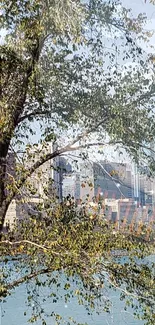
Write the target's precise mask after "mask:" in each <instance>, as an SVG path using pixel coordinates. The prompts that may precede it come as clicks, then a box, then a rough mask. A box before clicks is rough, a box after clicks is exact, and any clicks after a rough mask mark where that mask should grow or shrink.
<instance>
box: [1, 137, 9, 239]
mask: <svg viewBox="0 0 155 325" xmlns="http://www.w3.org/2000/svg"><path fill="white" fill-rule="evenodd" d="M8 148H9V141H7V142H5V143H4V142H2V143H0V238H1V234H2V230H3V226H4V222H5V216H6V212H7V208H8V205H7V197H6V188H5V187H6V164H7V161H6V159H7V158H6V157H7V153H8Z"/></svg>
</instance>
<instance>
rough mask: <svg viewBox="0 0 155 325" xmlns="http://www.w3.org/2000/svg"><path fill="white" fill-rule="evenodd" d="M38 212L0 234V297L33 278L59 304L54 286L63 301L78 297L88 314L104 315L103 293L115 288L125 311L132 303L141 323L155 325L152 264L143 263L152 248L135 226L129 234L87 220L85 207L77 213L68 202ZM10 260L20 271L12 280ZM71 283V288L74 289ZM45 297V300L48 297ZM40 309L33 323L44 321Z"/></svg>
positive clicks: (107, 303) (30, 298) (105, 223)
mask: <svg viewBox="0 0 155 325" xmlns="http://www.w3.org/2000/svg"><path fill="white" fill-rule="evenodd" d="M40 211H41V214H40V216H37V217H36V216H35V215H32V216H31V218H30V219H27V220H26V219H25V220H23V221H21V223H20V224H18V226H17V228H16V229H15V230H14V231H11V232H10V233H8V234H7V235H6V236H5V235H4V236H3V239H2V245H1V255H2V256H4V257H3V258H2V259H1V263H2V265H3V267H4V272H3V277H2V279H1V296H2V297H3V296H6V295H7V294H9V293H11V292H12V290H13V289H14V288H15V287H16V286H19V285H20V284H21V283H23V282H25V281H26V282H28V283H29V282H30V284H31V283H32V284H33V282H32V281H31V279H34V281H35V282H34V283H35V285H36V286H37V287H38V288H39V287H44V286H45V287H48V288H49V297H51V299H52V300H53V302H57V301H58V299H59V287H61V286H62V285H63V286H64V290H65V293H64V297H65V301H66V302H67V301H69V300H70V299H72V298H73V297H74V296H77V298H78V301H79V303H80V304H83V305H84V306H86V308H87V309H88V313H91V312H92V311H93V310H96V311H97V310H100V312H103V311H107V312H108V311H109V308H110V301H109V300H104V296H105V290H106V288H107V287H109V288H110V287H113V288H114V289H118V290H120V297H121V299H126V303H127V305H126V308H127V306H129V305H131V306H132V308H133V310H134V312H135V315H138V316H139V317H142V318H143V317H144V319H146V320H147V322H146V324H153V323H154V273H153V272H154V271H153V270H154V263H153V262H152V263H151V261H150V265H149V264H148V262H147V259H146V260H145V257H147V256H148V255H151V254H153V252H154V244H153V241H152V242H150V241H149V240H148V237H146V234H147V231H146V230H145V229H144V230H143V234H142V233H141V234H139V233H138V231H137V230H136V226H135V228H134V230H133V231H132V232H131V230H130V229H129V226H126V229H125V230H124V229H123V230H122V231H120V232H117V231H116V230H115V224H114V225H112V224H110V223H109V222H108V221H106V220H101V218H100V217H98V216H97V215H94V216H93V218H92V217H91V216H90V215H89V214H88V213H87V212H86V209H85V208H84V209H82V210H81V211H79V212H77V207H76V206H75V204H74V203H73V202H71V201H70V205H66V204H65V203H64V204H63V205H61V206H60V205H57V206H55V208H54V209H53V206H52V207H49V208H48V209H46V210H45V211H46V212H43V209H42V207H41V206H40ZM152 235H153V234H152ZM149 238H151V234H150V236H149ZM122 252H124V253H125V254H127V255H128V257H127V258H126V260H125V262H121V259H122V257H121V259H120V258H119V254H120V256H121V255H122ZM113 253H115V254H116V255H113ZM117 254H118V256H117ZM7 256H9V258H8V257H7ZM11 257H13V258H15V266H14V272H17V271H18V270H21V271H20V272H21V276H20V277H18V278H15V279H11V278H12V276H11V274H12V266H11V269H10V271H9V267H7V263H8V260H10V258H11ZM138 261H139V262H138ZM12 263H13V262H12ZM11 265H12V264H11ZM22 269H23V270H26V272H23V271H22ZM9 272H11V273H10V274H9ZM53 272H54V273H53ZM55 272H56V273H55ZM24 273H25V274H24ZM22 274H23V275H22ZM56 274H57V275H56ZM40 275H44V276H42V277H41V276H40ZM64 275H65V278H66V280H64V278H63V277H64ZM10 276H11V278H10ZM62 276H63V277H62ZM64 281H66V282H64ZM72 281H73V282H74V281H75V284H76V286H75V287H74V290H73V288H72V284H71V283H72ZM28 288H29V295H28V301H29V303H30V304H31V303H32V302H33V299H34V301H35V299H36V291H35V290H34V292H33V289H34V285H32V288H31V286H29V287H28ZM54 288H55V289H54ZM56 288H57V289H58V292H57V290H56ZM60 292H61V290H60ZM40 299H41V297H40ZM45 299H47V300H48V296H47V297H46V298H45ZM96 303H97V305H98V309H96ZM138 306H139V307H138ZM39 308H40V309H37V306H36V310H34V315H33V317H34V316H35V318H34V319H38V318H39V317H41V319H42V318H43V319H44V312H41V310H42V308H43V307H42V304H41V302H40V307H39ZM139 308H140V309H141V310H142V313H140V311H139ZM51 316H54V314H53V315H51ZM32 319H33V318H32ZM71 323H72V322H71ZM60 324H62V323H61V317H60Z"/></svg>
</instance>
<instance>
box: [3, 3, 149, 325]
mask: <svg viewBox="0 0 155 325" xmlns="http://www.w3.org/2000/svg"><path fill="white" fill-rule="evenodd" d="M1 12H2V14H1V18H2V19H1V26H2V27H3V28H5V29H6V32H7V34H8V35H7V36H6V39H5V41H4V43H3V44H2V45H1V65H0V69H1V85H0V93H1V102H0V103H1V117H0V131H1V132H0V176H1V177H0V220H1V223H0V229H1V239H2V251H3V242H5V244H6V243H7V244H8V245H13V247H14V245H15V250H13V252H14V253H18V252H20V251H21V252H24V253H25V252H27V253H28V252H29V249H30V248H29V247H31V249H30V259H29V261H26V263H27V266H28V265H33V263H34V260H35V258H36V256H38V254H40V250H41V252H42V251H43V253H45V251H47V252H48V254H45V264H46V268H43V269H42V272H43V273H49V272H52V271H53V270H60V269H61V268H64V269H67V270H69V269H70V267H71V269H72V270H75V271H76V272H77V273H78V267H79V275H80V276H82V271H84V274H85V265H84V264H86V266H87V267H86V280H87V281H86V286H89V288H90V286H91V285H92V284H91V283H90V285H89V272H90V275H92V271H93V272H94V271H95V263H97V269H96V271H98V270H99V269H98V262H96V261H95V260H94V256H96V248H95V247H96V245H97V247H98V245H101V247H100V249H99V251H100V252H102V253H103V248H104V247H103V244H101V242H100V241H99V237H100V232H95V234H96V235H94V226H95V225H94V224H93V223H91V222H90V220H89V219H88V220H87V216H84V223H81V221H80V222H77V221H76V222H77V225H76V222H75V221H74V223H73V225H72V223H71V225H68V224H69V222H70V220H69V222H64V221H62V220H59V219H60V216H61V214H62V215H64V219H65V218H66V207H64V208H63V209H64V210H63V211H62V212H61V213H60V211H61V207H60V206H58V211H57V209H56V213H55V214H54V217H53V220H54V221H53V222H54V229H55V232H57V231H58V233H59V232H60V241H62V238H63V239H64V232H66V233H68V232H69V234H68V236H69V237H67V238H68V239H66V240H67V242H64V244H63V245H64V246H63V245H60V243H59V242H57V241H56V251H53V250H52V251H51V245H53V236H54V232H53V229H52V230H51V228H49V232H48V233H47V232H46V229H48V228H47V222H49V221H48V220H49V217H51V215H53V210H52V208H51V203H50V208H49V210H48V209H47V211H46V213H45V216H42V213H41V221H38V219H37V220H36V218H32V220H31V221H30V220H29V224H28V225H27V219H26V220H25V221H24V225H23V226H22V227H20V232H19V229H16V234H14V233H13V234H12V233H11V234H10V235H8V234H7V236H8V239H6V238H5V236H3V235H2V230H3V226H4V222H5V216H6V212H7V209H8V207H9V204H10V202H11V201H12V200H13V198H16V199H17V200H18V199H19V196H20V191H21V189H22V188H23V187H24V186H25V187H26V186H27V187H29V184H28V181H29V178H30V177H31V175H32V174H33V173H34V172H35V171H36V170H37V169H38V168H39V167H40V166H42V165H43V164H44V163H45V162H46V161H49V160H51V159H53V158H54V157H57V156H60V155H62V154H64V153H67V152H70V151H75V150H77V149H79V148H81V149H83V150H84V153H85V154H86V150H87V148H88V147H90V146H92V145H94V144H98V145H99V144H100V145H105V144H106V137H107V135H108V136H109V138H110V141H109V144H116V145H117V144H118V145H122V146H124V147H125V148H126V150H127V151H128V152H129V153H130V154H131V155H132V156H133V158H134V159H135V160H136V162H138V161H139V160H140V157H142V158H143V159H144V163H145V161H146V158H147V160H148V161H149V163H150V167H151V168H152V170H153V163H154V160H153V155H152V153H154V151H153V149H152V148H150V142H151V141H152V140H153V139H154V130H155V128H154V112H153V105H154V98H153V97H154V75H153V72H152V70H151V68H152V63H150V61H149V59H148V58H146V56H145V53H143V51H142V49H141V48H140V47H139V46H138V45H137V43H136V42H135V41H134V40H133V35H134V34H136V35H137V37H139V38H140V37H142V25H143V23H144V21H145V17H143V16H142V15H139V17H138V18H137V19H132V18H131V17H130V13H129V12H128V11H127V10H125V9H124V8H123V9H122V10H121V11H120V8H119V7H118V3H117V2H113V1H112V2H110V3H106V2H104V1H100V0H99V1H92V0H90V1H89V2H86V3H82V2H80V1H73V0H68V1H45V2H44V3H42V1H39V0H35V1H27V0H25V1H24V0H22V1H11V2H10V1H2V11H1ZM68 18H69V19H68ZM103 31H104V33H107V36H109V35H110V33H114V39H113V40H112V42H111V43H110V47H111V48H110V49H107V47H108V42H107V44H104V43H105V40H106V37H104V38H103V36H102V35H103ZM117 44H118V45H117ZM118 47H119V48H118ZM107 58H109V61H108V62H107ZM131 58H132V59H133V60H134V61H135V62H137V65H136V64H135V67H134V68H133V69H128V68H127V63H128V61H130V59H131ZM122 65H123V67H124V68H123V69H124V73H122V72H121V71H120V68H121V67H122ZM150 71H151V73H152V79H151V80H150ZM36 121H39V122H40V125H41V128H42V137H41V139H42V148H44V149H46V147H47V143H49V141H53V142H54V141H55V140H57V142H58V143H59V141H60V140H59V139H60V138H61V136H59V135H61V131H62V130H63V134H64V132H65V130H67V129H68V128H69V127H70V128H73V129H74V130H75V131H73V138H72V140H71V141H69V142H68V143H66V145H60V146H58V148H57V149H56V150H54V151H53V152H52V153H47V152H46V151H45V150H43V151H42V152H41V154H40V155H39V159H36V157H37V154H38V153H37V151H39V150H40V147H39V146H38V147H37V150H36V152H34V153H33V154H32V151H31V150H29V148H27V153H26V154H27V155H28V157H29V158H31V159H34V161H33V163H32V164H31V166H24V164H23V163H22V158H23V157H22V158H21V155H19V154H18V147H19V145H20V144H21V141H23V143H25V138H24V135H23V133H25V132H26V129H28V130H29V134H32V133H33V129H32V127H33V125H34V124H32V123H31V122H33V123H35V122H36ZM43 121H44V123H43ZM47 123H48V127H47V126H46V125H47ZM96 131H97V132H96ZM92 134H93V136H94V137H95V141H93V142H92V141H89V140H90V138H89V137H90V136H91V135H92ZM103 139H104V141H103ZM28 151H29V153H28ZM11 152H13V153H14V154H16V157H17V158H18V159H19V160H20V163H18V164H17V167H16V171H15V175H13V176H12V175H9V172H8V169H7V168H8V165H9V154H10V153H11ZM50 202H51V199H50ZM40 209H41V212H42V210H43V206H42V203H41V206H40V207H38V211H39V212H40ZM68 213H69V212H68V210H67V214H68ZM72 213H73V216H74V213H75V212H74V209H73V211H72ZM46 214H47V215H46ZM57 214H58V221H59V222H57ZM71 216H72V215H71ZM73 216H72V217H73ZM82 217H83V215H82ZM82 217H81V218H82ZM81 218H80V219H81ZM85 218H86V220H85ZM31 222H32V225H33V226H32V228H31ZM25 223H26V224H25ZM35 223H36V229H35V227H34V224H35ZM66 224H67V226H66ZM40 227H42V229H43V231H42V232H41V233H40V231H39V229H40ZM85 227H86V230H87V231H88V232H87V231H86V233H85V231H84V230H85ZM102 227H103V228H104V227H105V225H102ZM27 228H28V229H27ZM74 228H75V242H76V245H75V251H74V249H73V250H72V249H71V247H70V246H71V245H69V242H70V243H72V244H73V239H74V235H73V233H74ZM31 229H33V232H32V233H31ZM79 229H80V230H79ZM79 231H81V232H80V233H81V236H82V237H81V243H80V244H79V245H80V246H79V245H77V238H78V233H79ZM17 234H18V237H19V240H17ZM36 234H37V236H38V239H37V243H36V242H35V240H34V237H35V238H36ZM9 236H12V237H11V238H12V239H13V242H12V240H10V239H9ZM42 236H43V238H42ZM46 236H48V240H47V242H48V245H49V246H47V247H46V240H45V237H46ZM50 236H52V237H51V238H52V241H51V242H50V240H49V238H50ZM85 236H86V238H85ZM91 236H93V237H95V238H94V240H95V245H94V249H95V250H94V251H93V254H92V256H91V253H90V252H91V248H92V246H91V243H89V247H88V252H87V247H85V245H86V240H88V238H92V237H91ZM104 236H105V238H106V240H107V237H106V236H109V232H107V234H106V235H104V232H103V237H104ZM118 236H119V235H118ZM3 237H4V238H3ZM103 237H101V238H102V240H103ZM112 237H113V236H112ZM41 238H42V239H41ZM108 238H109V240H110V241H111V236H110V237H108ZM114 238H115V235H114V237H113V240H114V241H115V239H114ZM6 240H8V242H6ZM16 242H20V243H21V245H20V244H19V243H16ZM131 242H132V241H131ZM10 243H11V244H10ZM23 243H24V247H23ZM38 243H42V244H41V245H40V244H38ZM103 243H104V244H105V241H103ZM25 245H26V246H25ZM29 245H30V246H29ZM59 245H60V247H61V249H64V253H62V252H61V253H60V252H59V249H58V247H59ZM122 245H124V244H122V243H121V244H120V241H119V243H118V246H119V247H121V248H122V247H124V246H122ZM138 245H141V241H140V244H139V243H138ZM16 246H17V248H16ZM137 247H139V246H136V248H137ZM142 247H143V245H142ZM111 248H112V246H110V249H111ZM115 248H117V245H116V246H115ZM16 249H17V251H16ZM70 249H71V251H70ZM137 249H138V248H137ZM151 249H152V247H151ZM97 250H98V248H97ZM108 250H109V248H108ZM108 250H107V251H106V254H107V252H108ZM132 250H133V246H132V249H131V251H132ZM69 251H70V252H69ZM68 252H69V254H68ZM81 253H82V255H81ZM8 254H11V251H10V248H8ZM83 254H84V256H86V259H87V261H85V259H83V263H82V259H81V256H83ZM87 254H88V255H87ZM66 255H67V256H66ZM70 255H71V257H69V256H70ZM75 255H77V260H76V261H75V263H74V261H73V257H74V258H75ZM80 255H81V256H80ZM34 256H35V258H34ZM57 256H58V260H57V259H56V257H57ZM65 256H66V257H65ZM53 257H54V262H53V265H54V266H52V267H49V265H50V263H51V261H52V259H53ZM82 258H83V257H82ZM62 260H63V263H62ZM20 263H21V261H20ZM29 263H30V264H29ZM35 265H36V264H35ZM91 265H94V267H93V270H92V268H91ZM99 267H101V263H99ZM105 270H107V269H106V268H105ZM108 271H109V272H110V267H108ZM113 272H114V268H113V269H112V270H111V274H113ZM140 272H142V271H140ZM124 274H125V275H126V279H128V277H130V275H131V272H129V273H128V270H127V269H126V266H125V271H124V273H123V277H121V276H120V273H119V272H118V275H119V277H118V278H119V279H120V281H121V280H122V279H124V278H125V276H124ZM140 274H141V273H140ZM35 275H36V274H34V275H33V272H32V273H31V274H30V278H32V277H33V276H34V277H35ZM37 275H38V273H37ZM91 278H92V277H91ZM146 279H148V278H146ZM146 279H144V280H146ZM23 280H24V281H25V278H23ZM23 280H21V281H23ZM118 281H119V280H118ZM146 282H147V280H146ZM19 283H20V282H19ZM83 283H84V284H85V278H84V279H83ZM142 283H143V282H142ZM16 284H17V285H18V283H15V284H12V287H14V285H16ZM138 285H139V283H138ZM10 288H11V284H10ZM145 288H146V285H145ZM7 289H9V288H7V287H6V284H5V281H4V290H3V288H2V292H3V293H7ZM149 290H150V287H149ZM144 300H145V299H144ZM152 309H153V305H152ZM151 321H152V320H151Z"/></svg>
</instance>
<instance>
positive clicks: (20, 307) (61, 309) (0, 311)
mask: <svg viewBox="0 0 155 325" xmlns="http://www.w3.org/2000/svg"><path fill="white" fill-rule="evenodd" d="M60 276H61V278H60V282H61V284H62V287H60V288H59V289H58V296H59V300H58V302H57V303H53V298H51V297H50V298H48V295H49V294H50V293H51V292H56V287H55V285H53V284H52V286H51V287H40V288H39V289H38V287H35V286H33V288H36V290H39V291H37V293H38V297H37V298H36V301H35V302H32V305H31V306H28V304H27V302H26V301H27V289H28V290H29V289H30V288H32V286H31V287H29V286H28V285H25V284H22V285H20V286H19V287H18V288H16V289H15V290H14V291H12V294H11V295H10V296H9V297H7V298H6V301H5V302H2V303H1V306H0V325H28V319H29V318H30V316H31V314H32V309H33V307H34V306H35V305H37V304H40V305H41V307H42V308H43V309H44V311H45V313H46V314H48V315H49V314H51V313H52V312H55V313H57V314H60V315H61V316H63V318H64V320H65V321H66V322H65V323H63V322H62V324H65V325H67V321H68V318H69V317H73V318H74V319H75V320H76V321H78V322H79V323H80V324H81V323H82V324H86V323H87V324H89V325H143V324H144V322H143V321H141V320H137V319H135V318H134V316H133V310H132V309H127V310H126V311H125V310H124V302H123V301H120V299H119V295H120V292H119V291H114V290H112V289H109V288H104V289H103V293H104V298H105V300H107V299H110V301H111V307H110V313H106V312H103V311H102V312H101V307H99V309H98V311H100V314H99V315H98V314H97V313H96V312H93V314H92V315H88V312H87V311H86V308H84V306H82V305H79V304H78V301H77V298H76V297H74V298H71V299H70V301H68V302H65V299H64V293H66V292H65V291H64V289H63V287H64V283H65V282H66V280H65V278H64V275H60ZM71 282H72V281H71ZM32 285H33V284H32ZM71 287H72V289H74V290H75V289H77V287H76V285H75V284H74V283H73V282H72V283H71ZM44 298H45V299H46V300H45V301H44ZM25 312H26V315H24V313H25ZM45 320H46V321H47V324H48V325H56V323H55V320H54V318H52V317H47V318H45ZM34 324H35V325H41V324H42V322H41V321H40V320H38V321H36V322H34ZM60 324H61V323H60Z"/></svg>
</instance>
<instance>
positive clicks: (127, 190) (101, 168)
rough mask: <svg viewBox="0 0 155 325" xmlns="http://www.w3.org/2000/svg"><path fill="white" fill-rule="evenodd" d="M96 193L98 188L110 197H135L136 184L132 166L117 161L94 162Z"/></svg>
mask: <svg viewBox="0 0 155 325" xmlns="http://www.w3.org/2000/svg"><path fill="white" fill-rule="evenodd" d="M94 183H95V195H97V193H98V188H100V189H101V191H102V192H103V195H106V196H107V197H109V198H116V199H120V198H129V199H133V198H134V184H133V175H132V170H131V166H130V165H129V164H120V163H117V162H108V161H100V162H99V163H94Z"/></svg>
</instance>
